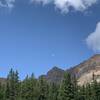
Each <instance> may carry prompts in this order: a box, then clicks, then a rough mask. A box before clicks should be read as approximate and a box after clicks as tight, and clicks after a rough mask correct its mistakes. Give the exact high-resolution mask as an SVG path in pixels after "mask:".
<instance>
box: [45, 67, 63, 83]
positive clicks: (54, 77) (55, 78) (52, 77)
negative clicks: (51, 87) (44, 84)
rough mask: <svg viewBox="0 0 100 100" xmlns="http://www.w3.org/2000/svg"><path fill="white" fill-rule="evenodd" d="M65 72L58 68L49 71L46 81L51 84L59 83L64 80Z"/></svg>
mask: <svg viewBox="0 0 100 100" xmlns="http://www.w3.org/2000/svg"><path fill="white" fill-rule="evenodd" d="M64 72H65V71H64V70H62V69H60V68H58V67H53V68H52V69H51V70H50V71H48V73H47V75H46V79H47V80H48V81H49V82H53V83H59V82H61V80H62V78H63V75H64Z"/></svg>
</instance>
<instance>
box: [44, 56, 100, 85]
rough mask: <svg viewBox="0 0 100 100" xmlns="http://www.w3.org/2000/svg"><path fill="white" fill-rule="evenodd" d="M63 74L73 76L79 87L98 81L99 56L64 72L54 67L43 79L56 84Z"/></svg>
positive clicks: (99, 79) (99, 72)
mask: <svg viewBox="0 0 100 100" xmlns="http://www.w3.org/2000/svg"><path fill="white" fill-rule="evenodd" d="M65 72H69V73H71V75H72V76H73V75H75V76H76V78H77V80H78V84H79V85H83V84H86V83H91V82H92V80H93V78H95V79H96V80H97V81H100V54H96V55H94V56H92V57H91V58H89V59H88V60H85V61H83V62H82V63H80V64H79V65H77V66H74V67H72V68H70V69H67V70H65V71H64V70H62V69H59V68H57V67H54V68H53V69H51V70H50V71H49V72H48V73H47V75H45V77H46V79H47V81H49V82H55V83H58V82H61V80H62V78H63V75H64V73H65Z"/></svg>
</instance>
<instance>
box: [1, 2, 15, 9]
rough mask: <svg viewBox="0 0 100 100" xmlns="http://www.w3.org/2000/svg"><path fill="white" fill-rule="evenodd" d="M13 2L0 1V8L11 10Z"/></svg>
mask: <svg viewBox="0 0 100 100" xmlns="http://www.w3.org/2000/svg"><path fill="white" fill-rule="evenodd" d="M14 3H15V0H0V7H3V8H10V9H11V8H13V7H14Z"/></svg>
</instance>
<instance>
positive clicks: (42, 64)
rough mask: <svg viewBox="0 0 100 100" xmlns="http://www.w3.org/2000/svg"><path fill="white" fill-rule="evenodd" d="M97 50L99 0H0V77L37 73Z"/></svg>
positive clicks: (99, 44)
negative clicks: (9, 73)
mask: <svg viewBox="0 0 100 100" xmlns="http://www.w3.org/2000/svg"><path fill="white" fill-rule="evenodd" d="M99 52H100V1H99V0H76V1H75V0H0V77H6V75H7V74H8V72H9V70H10V68H13V69H15V70H18V71H19V75H20V78H21V79H23V78H24V77H25V76H26V75H27V74H28V75H30V74H31V73H34V74H35V76H36V77H38V76H40V75H42V74H46V73H47V72H48V71H49V70H50V69H51V68H53V67H54V66H57V67H59V68H62V69H68V68H70V67H73V66H75V65H77V64H79V63H80V62H82V61H84V60H86V59H88V58H89V57H91V56H92V55H94V54H96V53H99Z"/></svg>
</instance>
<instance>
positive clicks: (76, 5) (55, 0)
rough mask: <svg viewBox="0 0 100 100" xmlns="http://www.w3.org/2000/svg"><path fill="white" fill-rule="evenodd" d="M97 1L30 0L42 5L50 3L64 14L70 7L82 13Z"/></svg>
mask: <svg viewBox="0 0 100 100" xmlns="http://www.w3.org/2000/svg"><path fill="white" fill-rule="evenodd" d="M97 1H98V0H31V2H33V3H34V2H35V3H42V4H43V5H45V4H49V3H52V4H54V5H55V7H56V8H58V9H60V10H61V11H62V12H64V13H67V12H69V9H70V7H71V8H73V9H74V10H75V11H84V10H86V9H88V7H90V6H92V5H93V4H95V3H97Z"/></svg>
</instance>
